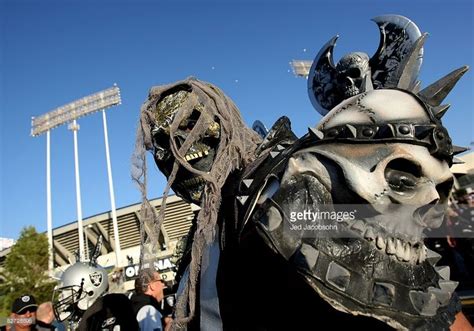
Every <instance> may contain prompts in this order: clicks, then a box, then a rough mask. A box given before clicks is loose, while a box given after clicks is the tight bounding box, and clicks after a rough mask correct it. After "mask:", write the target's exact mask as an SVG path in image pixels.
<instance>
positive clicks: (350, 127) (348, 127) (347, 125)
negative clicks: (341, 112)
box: [346, 124, 357, 138]
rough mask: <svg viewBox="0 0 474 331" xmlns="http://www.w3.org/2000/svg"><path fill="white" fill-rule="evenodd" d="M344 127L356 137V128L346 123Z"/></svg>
mask: <svg viewBox="0 0 474 331" xmlns="http://www.w3.org/2000/svg"><path fill="white" fill-rule="evenodd" d="M346 128H347V129H348V130H349V131H350V132H351V134H352V137H354V138H355V137H357V129H356V128H355V127H354V126H352V125H350V124H346Z"/></svg>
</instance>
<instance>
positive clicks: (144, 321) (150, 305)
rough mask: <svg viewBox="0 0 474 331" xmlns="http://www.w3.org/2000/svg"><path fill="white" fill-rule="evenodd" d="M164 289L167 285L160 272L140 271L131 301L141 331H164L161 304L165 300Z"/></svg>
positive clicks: (147, 269)
mask: <svg viewBox="0 0 474 331" xmlns="http://www.w3.org/2000/svg"><path fill="white" fill-rule="evenodd" d="M164 288H165V284H164V282H163V280H162V279H161V276H160V274H159V272H158V271H156V270H154V269H152V268H145V269H141V270H140V271H139V273H138V278H137V279H136V280H135V294H134V295H133V296H132V298H131V301H132V307H133V310H134V312H135V314H136V317H137V321H138V324H139V325H140V330H147V331H162V330H163V324H162V314H161V306H160V302H161V301H162V300H163V298H164V293H163V289H164Z"/></svg>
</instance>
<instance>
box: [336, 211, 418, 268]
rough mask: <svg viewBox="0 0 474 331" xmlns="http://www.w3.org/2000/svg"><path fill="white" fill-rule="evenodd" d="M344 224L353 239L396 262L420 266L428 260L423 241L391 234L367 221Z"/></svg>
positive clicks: (346, 222) (345, 222)
mask: <svg viewBox="0 0 474 331" xmlns="http://www.w3.org/2000/svg"><path fill="white" fill-rule="evenodd" d="M343 223H344V226H345V227H346V229H347V230H349V231H350V233H351V234H352V235H353V237H356V238H362V239H364V240H365V241H367V242H369V243H370V244H371V246H372V247H373V249H374V250H376V251H377V252H379V253H380V254H384V255H387V256H388V257H389V258H391V259H392V260H394V261H398V262H400V263H407V264H411V265H418V264H422V263H423V262H424V261H425V260H426V246H425V245H424V244H423V241H422V240H416V239H409V238H407V236H405V235H403V234H399V233H393V232H392V233H389V232H387V231H386V230H385V229H383V228H382V227H380V226H378V225H377V224H374V223H372V222H370V221H367V220H360V219H359V220H355V221H350V222H349V221H344V222H343Z"/></svg>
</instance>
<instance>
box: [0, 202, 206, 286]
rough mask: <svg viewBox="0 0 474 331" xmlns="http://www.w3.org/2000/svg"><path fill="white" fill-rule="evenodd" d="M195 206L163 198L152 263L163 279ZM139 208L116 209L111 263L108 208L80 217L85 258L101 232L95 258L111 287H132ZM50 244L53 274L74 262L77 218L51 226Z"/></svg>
mask: <svg viewBox="0 0 474 331" xmlns="http://www.w3.org/2000/svg"><path fill="white" fill-rule="evenodd" d="M161 202H162V199H161V198H159V199H153V200H151V201H150V203H151V204H152V205H153V206H154V207H155V208H157V209H159V208H160V206H161ZM198 209H199V208H198V207H197V206H195V205H192V204H189V203H187V202H184V201H183V200H182V199H181V198H179V197H177V196H169V197H168V199H167V205H166V214H165V220H164V222H163V225H162V229H161V235H160V238H159V244H160V247H161V250H160V251H159V252H157V257H158V263H157V264H156V267H157V268H158V269H159V270H160V272H161V273H162V276H163V278H164V279H166V281H167V282H171V283H172V282H173V279H174V271H175V268H174V267H175V266H174V264H173V260H172V259H171V257H172V255H173V253H174V250H175V247H176V244H177V243H178V241H179V240H180V239H181V238H182V237H183V236H185V235H186V234H187V233H188V230H189V228H190V226H191V221H192V219H193V217H194V213H195V212H196V211H197V210H198ZM139 211H140V204H139V203H138V204H134V205H131V206H127V207H123V208H120V209H117V222H118V229H119V238H120V248H121V253H122V254H121V255H122V256H121V260H120V263H119V265H118V266H115V265H114V264H115V247H116V242H115V238H114V232H113V225H112V214H111V212H110V211H108V212H105V213H102V214H98V215H94V216H91V217H88V218H85V219H84V220H83V224H84V237H85V248H86V260H88V258H89V256H88V254H89V251H90V250H91V249H92V248H93V247H94V246H95V245H96V243H97V240H98V238H99V236H100V235H102V237H103V244H102V247H101V255H100V256H99V258H98V262H99V264H100V265H102V266H103V267H106V268H107V269H109V270H110V271H111V274H112V276H111V280H112V283H111V287H112V288H114V287H116V288H117V290H119V291H121V290H130V289H132V288H133V279H134V278H135V276H136V272H137V270H138V262H139V257H140V215H139ZM53 247H54V250H53V251H54V266H55V269H54V274H56V275H58V276H59V275H60V273H61V272H62V271H64V270H65V269H66V268H67V267H68V265H70V264H71V263H74V262H75V252H76V251H77V250H78V247H79V236H78V227H77V222H73V223H69V224H66V225H63V226H60V227H57V228H55V229H53ZM9 252H10V248H9V249H5V250H3V251H1V252H0V268H1V267H3V264H4V262H5V259H6V256H7V255H8V253H9ZM114 282H115V284H114ZM114 285H115V286H114Z"/></svg>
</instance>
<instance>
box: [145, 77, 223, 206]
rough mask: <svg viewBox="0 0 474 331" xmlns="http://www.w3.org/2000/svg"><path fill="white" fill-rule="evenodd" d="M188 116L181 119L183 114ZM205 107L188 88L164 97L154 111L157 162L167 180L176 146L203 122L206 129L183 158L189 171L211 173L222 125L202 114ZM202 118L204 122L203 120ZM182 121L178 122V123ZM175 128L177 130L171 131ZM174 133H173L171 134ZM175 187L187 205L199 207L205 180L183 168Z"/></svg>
mask: <svg viewBox="0 0 474 331" xmlns="http://www.w3.org/2000/svg"><path fill="white" fill-rule="evenodd" d="M182 109H186V110H187V115H186V116H182V114H183V112H181V114H180V115H181V116H179V117H178V113H179V111H180V110H182ZM203 109H204V105H203V104H202V103H199V102H196V101H195V99H194V97H193V96H192V95H191V90H190V87H189V86H186V85H181V86H177V87H176V88H175V89H172V90H169V91H167V92H166V93H163V94H162V95H161V98H160V99H158V100H157V101H156V103H155V106H154V109H153V110H152V112H153V114H154V116H155V123H154V126H153V128H152V135H153V147H154V158H155V162H156V164H157V165H158V167H159V168H160V170H161V171H162V172H163V174H164V175H165V176H166V177H169V176H170V175H171V172H172V169H173V164H174V163H175V160H176V159H175V157H174V155H173V151H172V144H173V143H174V144H175V146H176V149H177V150H180V149H181V148H182V147H183V145H184V144H185V142H186V140H187V139H188V137H189V136H190V134H191V132H192V131H193V129H194V127H195V126H196V124H197V123H198V121H199V120H200V119H201V121H203V123H204V125H205V129H204V130H201V131H203V132H202V133H201V134H200V135H199V136H198V137H197V139H196V138H195V139H193V142H192V143H191V144H189V143H187V146H185V149H186V150H185V151H184V153H182V154H181V155H182V158H183V159H184V161H186V162H187V163H188V164H189V166H190V167H192V168H194V169H196V170H198V171H202V172H208V171H209V170H210V169H211V166H212V163H213V161H214V157H215V154H216V151H217V148H218V145H219V138H220V125H219V120H218V119H217V118H212V117H211V116H209V114H207V113H205V112H203ZM201 117H202V118H201ZM178 121H179V122H178ZM172 126H174V127H173V128H172ZM171 130H174V132H173V134H171ZM176 179H177V180H176V181H175V182H174V183H173V186H172V188H173V190H174V191H175V192H176V193H177V194H178V195H180V196H181V197H183V198H184V199H185V200H187V201H191V202H195V203H198V202H199V201H200V199H201V195H202V191H203V187H204V179H203V178H202V176H199V175H197V174H195V173H192V172H190V171H189V170H188V169H186V168H184V167H180V168H179V170H178V172H177V174H176Z"/></svg>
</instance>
